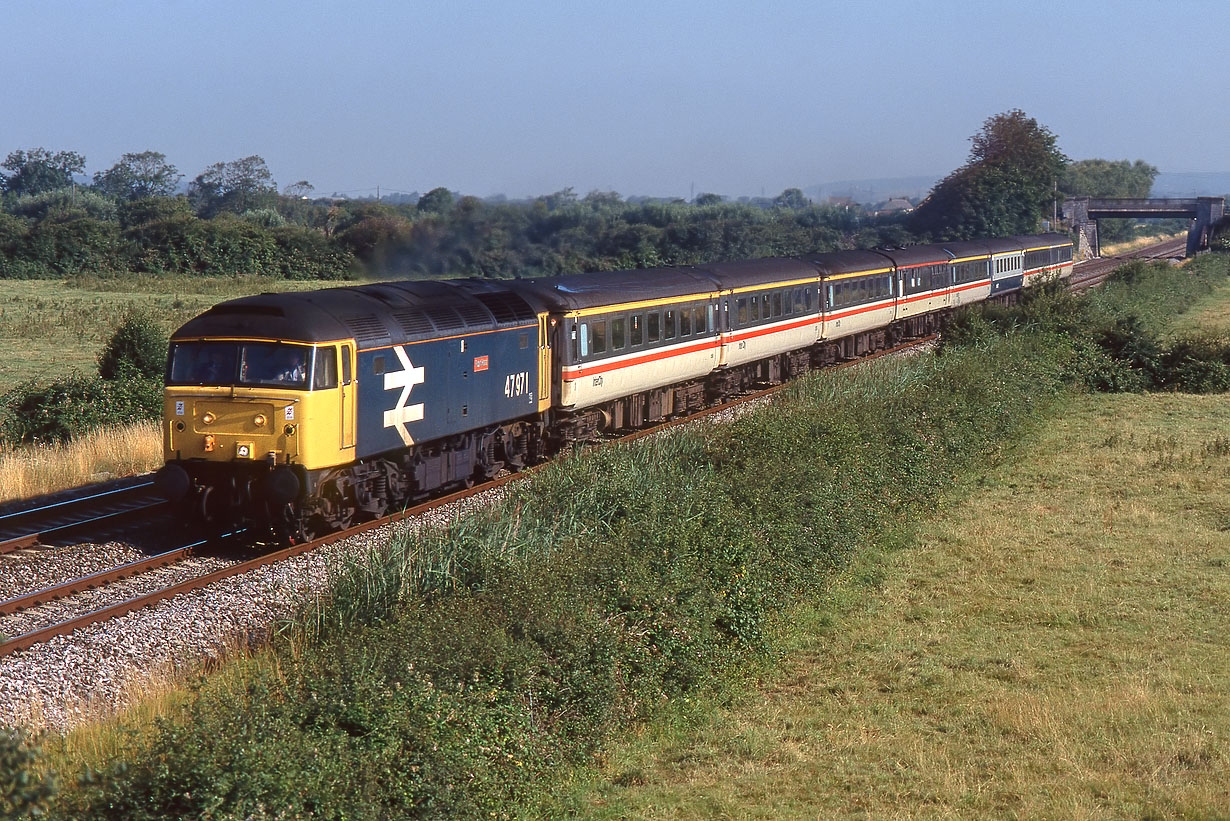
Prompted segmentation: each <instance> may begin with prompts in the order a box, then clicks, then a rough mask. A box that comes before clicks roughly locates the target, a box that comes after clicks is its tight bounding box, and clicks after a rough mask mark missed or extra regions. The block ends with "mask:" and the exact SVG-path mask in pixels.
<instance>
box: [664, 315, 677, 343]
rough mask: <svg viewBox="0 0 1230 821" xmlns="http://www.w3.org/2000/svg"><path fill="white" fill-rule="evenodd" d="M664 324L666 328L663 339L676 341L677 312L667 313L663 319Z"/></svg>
mask: <svg viewBox="0 0 1230 821" xmlns="http://www.w3.org/2000/svg"><path fill="white" fill-rule="evenodd" d="M662 322H663V326H664V327H663V332H662V338H663V339H674V338H675V312H674V311H666V312H665V313H664V315H663V317H662Z"/></svg>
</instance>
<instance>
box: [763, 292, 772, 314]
mask: <svg viewBox="0 0 1230 821" xmlns="http://www.w3.org/2000/svg"><path fill="white" fill-rule="evenodd" d="M770 316H772V314H770V313H769V295H768V294H761V295H760V318H761V319H768V318H769V317H770Z"/></svg>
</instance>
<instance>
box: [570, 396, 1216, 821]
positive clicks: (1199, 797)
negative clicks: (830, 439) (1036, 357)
mask: <svg viewBox="0 0 1230 821" xmlns="http://www.w3.org/2000/svg"><path fill="white" fill-rule="evenodd" d="M1228 432H1230V402H1227V401H1226V397H1224V396H1207V397H1194V396H1182V395H1165V396H1162V395H1158V396H1105V395H1100V396H1090V397H1086V398H1083V399H1081V400H1080V401H1079V402H1078V403H1077V404H1076V406H1075V407H1074V408H1073V411H1072V413H1071V414H1070V415H1069V416H1068V417H1067V418H1065V419H1062V420H1057V421H1056V422H1055V423H1054V424H1053V425H1052V427H1051V428H1050V429H1049V430H1048V431H1047V432H1046V433H1045V434H1043V436H1042V438H1041V440H1040V441H1039V442H1038V443H1037V444H1036V446H1034V447H1033V448H1032V449H1031V453H1030V454H1029V455H1028V456H1025V457H1023V458H1022V459H1020V460H1018V461H1017V463H1016V464H1013V465H1009V466H1005V467H1004V468H1002V469H1000V470H998V471H997V472H996V473H995V474H993V475H992V476H991V477H990V478H988V479H987V480H986V481H985V482H984V483H983V486H982V487H980V488H978V489H977V490H976V491H975V492H973V493H971V495H969V496H968V497H967V498H965V499H963V500H961V501H960V502H959V503H957V504H954V505H952V506H950V507H949V508H947V509H943V510H940V511H939V512H938V515H937V516H935V517H934V519H933V520H932V521H930V522H928V523H925V524H924V525H922V526H921V528H920V531H919V537H918V541H919V544H918V545H917V546H916V547H915V548H914V549H909V550H904V551H899V552H896V553H892V554H889V555H882V554H881V555H877V554H876V553H875V551H874V550H869V551H868V552H867V554H866V556H865V557H864V559H863V560H862V563H861V564H860V565H859V566H857V567H855V568H853V569H852V570H851V571H850V572H849V573H848V574H846V577H845V578H844V579H843V580H842V581H841V582H840V583H839V584H838V585H837V586H836V587H835V588H834V589H833V590H832V591H831V592H830V594H829V595H828V597H827V600H825V601H823V602H821V603H819V604H818V605H817V606H815V607H813V608H809V609H804V610H801V611H800V612H798V613H796V614H794V618H795V622H794V624H793V625H792V626H791V628H790V631H789V634H788V637H789V641H790V642H791V643H792V645H793V646H792V647H791V649H790V651H789V652H788V653H787V655H786V659H785V663H784V664H783V665H782V667H781V668H780V671H778V672H775V673H773V674H772V676H771V677H770V678H769V680H768V681H766V682H765V683H764V685H763V686H762V687H761V688H760V690H759V692H758V693H757V694H756V696H755V698H754V699H753V700H751V701H748V702H746V703H743V704H740V705H738V706H737V707H735V708H732V709H722V710H714V711H713V712H712V713H711V714H709V715H708V716H706V717H705V718H704V719H702V720H700V722H699V726H693V727H691V728H683V729H680V728H679V727H678V726H675V727H664V726H658V727H655V728H654V729H652V730H651V731H649V732H648V733H647V734H646V737H645V738H644V739H641V740H639V741H635V742H633V743H631V744H629V745H627V746H625V747H623V748H620V749H618V750H616V751H615V752H614V753H613V754H612V755H611V757H610V758H609V759H608V761H607V766H606V769H605V772H606V774H607V775H608V776H609V777H610V779H611V781H610V783H606V784H603V785H601V786H598V787H595V788H593V789H592V790H591V791H590V792H589V794H588V795H587V796H586V797H584V798H583V799H581V806H582V807H584V808H585V810H586V811H587V812H588V813H589V814H591V815H594V816H599V817H666V818H700V817H704V818H709V817H721V818H769V817H773V818H777V817H791V818H829V817H872V818H976V817H996V818H999V817H1016V818H1107V817H1174V816H1182V817H1201V818H1204V817H1226V816H1227V815H1228V814H1230V710H1227V709H1226V703H1227V702H1226V698H1227V696H1226V693H1227V692H1230V660H1228V657H1230V654H1228V653H1227V649H1226V636H1227V635H1230V607H1227V606H1226V602H1227V601H1230V435H1228ZM869 587H870V588H872V590H870V591H869ZM614 785H624V786H614Z"/></svg>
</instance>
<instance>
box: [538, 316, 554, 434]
mask: <svg viewBox="0 0 1230 821" xmlns="http://www.w3.org/2000/svg"><path fill="white" fill-rule="evenodd" d="M554 328H558V322H557V321H556V320H555V319H551V318H549V317H548V315H547V314H539V315H538V412H539V413H542V412H544V411H546V410H547V409H548V408H550V407H551V382H552V378H551V377H552V374H551V337H550V335H549V333H548V331H549V329H554Z"/></svg>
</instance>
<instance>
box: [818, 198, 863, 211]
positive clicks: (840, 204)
mask: <svg viewBox="0 0 1230 821" xmlns="http://www.w3.org/2000/svg"><path fill="white" fill-rule="evenodd" d="M825 204H826V205H831V206H833V207H834V208H857V207H858V203H857V202H855V201H854V198H853V197H829V198H828V199H827V200H826V201H825Z"/></svg>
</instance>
